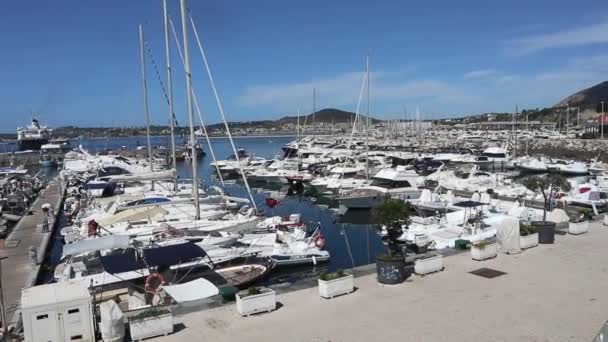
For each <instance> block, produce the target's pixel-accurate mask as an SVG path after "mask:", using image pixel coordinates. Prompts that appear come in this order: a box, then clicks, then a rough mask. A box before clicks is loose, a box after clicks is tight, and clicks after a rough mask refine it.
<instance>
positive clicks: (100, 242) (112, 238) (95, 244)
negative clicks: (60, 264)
mask: <svg viewBox="0 0 608 342" xmlns="http://www.w3.org/2000/svg"><path fill="white" fill-rule="evenodd" d="M127 247H129V236H128V235H116V234H115V235H106V236H102V237H98V238H94V239H86V240H80V241H77V242H74V243H69V244H67V245H64V246H63V257H66V256H68V255H77V254H81V253H87V252H95V251H100V250H104V249H116V248H127Z"/></svg>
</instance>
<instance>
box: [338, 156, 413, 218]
mask: <svg viewBox="0 0 608 342" xmlns="http://www.w3.org/2000/svg"><path fill="white" fill-rule="evenodd" d="M419 181H420V177H419V176H418V174H417V173H415V172H414V171H412V170H406V169H405V168H404V167H403V166H398V167H397V168H396V169H393V168H389V169H383V170H380V171H379V172H378V173H377V174H376V175H374V177H373V178H372V182H371V184H370V185H366V186H362V187H360V188H358V189H354V190H352V191H350V192H347V193H345V194H344V195H342V196H340V197H339V198H338V200H339V202H340V205H341V206H344V207H346V208H348V209H370V208H373V207H374V206H376V205H377V204H380V203H381V202H382V201H384V199H385V198H387V197H391V198H401V199H403V200H411V199H417V198H418V197H419V196H420V192H421V191H420V189H418V183H419Z"/></svg>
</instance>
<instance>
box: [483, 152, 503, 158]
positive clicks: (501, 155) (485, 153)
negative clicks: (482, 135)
mask: <svg viewBox="0 0 608 342" xmlns="http://www.w3.org/2000/svg"><path fill="white" fill-rule="evenodd" d="M481 155H482V156H483V157H488V158H506V157H507V155H506V154H505V153H503V152H500V153H491V152H484V153H482V154H481Z"/></svg>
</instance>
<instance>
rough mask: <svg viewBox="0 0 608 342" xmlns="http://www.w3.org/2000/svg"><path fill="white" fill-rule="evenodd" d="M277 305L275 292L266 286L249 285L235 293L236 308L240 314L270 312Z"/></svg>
mask: <svg viewBox="0 0 608 342" xmlns="http://www.w3.org/2000/svg"><path fill="white" fill-rule="evenodd" d="M276 307H277V299H276V294H275V292H274V291H273V290H271V289H269V288H266V287H250V288H249V289H247V290H243V291H240V292H238V293H237V294H236V310H237V311H238V312H239V314H241V316H249V315H251V314H254V313H258V312H270V311H272V310H275V309H276Z"/></svg>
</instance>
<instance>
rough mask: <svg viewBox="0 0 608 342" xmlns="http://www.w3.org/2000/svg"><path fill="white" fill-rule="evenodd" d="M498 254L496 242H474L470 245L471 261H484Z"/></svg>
mask: <svg viewBox="0 0 608 342" xmlns="http://www.w3.org/2000/svg"><path fill="white" fill-rule="evenodd" d="M497 254H498V246H497V245H496V242H488V241H485V240H482V241H475V242H473V243H472V244H471V258H473V260H478V261H481V260H486V259H491V258H494V257H496V255H497Z"/></svg>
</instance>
